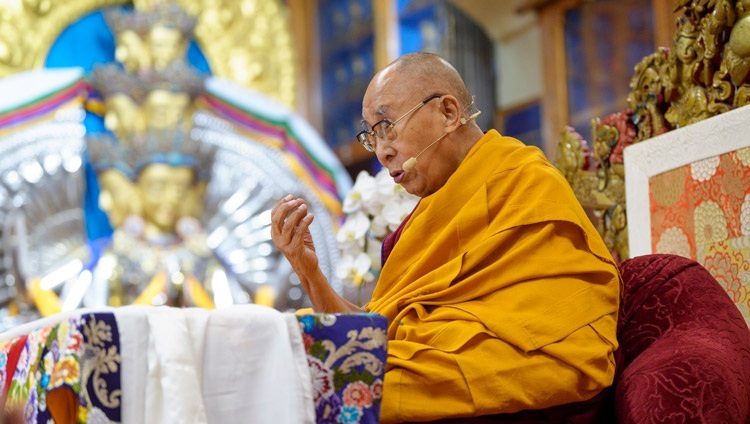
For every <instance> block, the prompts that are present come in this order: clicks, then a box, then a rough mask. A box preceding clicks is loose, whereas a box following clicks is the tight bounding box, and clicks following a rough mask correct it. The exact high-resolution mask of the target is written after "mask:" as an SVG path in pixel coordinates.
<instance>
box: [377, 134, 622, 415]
mask: <svg viewBox="0 0 750 424" xmlns="http://www.w3.org/2000/svg"><path fill="white" fill-rule="evenodd" d="M620 290H621V279H620V276H619V273H618V270H617V267H616V265H615V263H614V262H613V260H612V257H611V255H610V254H609V252H608V250H607V248H606V247H605V245H604V242H603V241H602V240H601V238H600V236H599V235H598V233H597V232H596V229H595V228H594V226H593V225H592V224H591V222H590V221H589V219H588V217H587V216H586V214H585V212H584V211H583V209H582V207H581V206H580V204H579V202H578V201H577V200H576V198H575V195H574V194H573V192H572V190H571V188H570V186H569V185H568V183H567V182H566V181H565V179H564V177H563V176H562V174H561V173H560V172H559V171H558V170H557V169H556V168H554V167H553V166H552V164H550V163H549V161H547V159H546V158H545V157H544V155H543V154H542V152H541V151H540V150H539V149H537V148H535V147H529V146H525V145H524V144H522V143H521V142H519V141H518V140H515V139H513V138H510V137H503V136H501V135H500V134H499V133H498V132H497V131H494V130H492V131H489V132H488V133H487V134H486V135H485V136H484V137H482V138H481V139H480V140H479V141H478V142H477V144H476V145H475V146H474V147H473V148H472V149H471V151H470V152H469V154H468V155H467V157H466V158H465V159H464V161H463V162H462V164H461V166H460V167H459V168H458V169H457V170H456V172H455V173H454V174H453V175H452V176H451V177H450V179H449V180H448V181H447V183H446V184H445V186H443V187H442V188H441V189H440V190H438V191H437V192H436V193H434V194H432V195H430V196H428V197H426V198H423V199H422V200H421V202H420V203H419V205H418V206H417V208H416V210H415V211H414V212H413V214H412V216H411V218H410V219H409V221H408V222H407V224H406V226H405V227H404V230H403V233H402V235H401V237H400V239H399V240H398V242H397V243H396V245H395V246H394V248H393V250H392V252H391V254H390V256H389V257H388V259H387V261H386V263H385V265H384V267H383V269H382V272H381V275H380V278H379V281H378V284H377V286H376V287H375V290H374V293H373V296H372V300H371V302H370V303H369V304H368V305H367V308H366V309H367V310H368V311H370V312H375V313H379V314H382V315H385V316H386V317H388V319H389V327H388V340H389V341H388V361H387V367H386V374H385V381H384V386H383V403H382V404H381V422H382V423H392V422H405V421H427V420H434V419H439V418H448V417H454V418H459V417H471V416H478V415H490V414H498V413H510V412H516V411H519V410H525V409H541V408H546V407H549V406H554V405H560V404H565V403H570V402H575V401H582V400H587V399H590V398H592V397H593V396H595V395H596V394H597V393H599V392H600V391H601V390H602V389H603V388H605V387H608V386H609V385H611V384H612V380H613V377H614V370H615V363H614V355H613V352H614V351H615V349H616V348H617V341H616V337H615V331H616V324H617V310H618V305H619V298H620Z"/></svg>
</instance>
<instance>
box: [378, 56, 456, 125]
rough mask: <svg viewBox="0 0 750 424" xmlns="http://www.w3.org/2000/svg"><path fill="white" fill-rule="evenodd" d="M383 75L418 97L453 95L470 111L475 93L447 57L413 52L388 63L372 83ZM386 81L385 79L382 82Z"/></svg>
mask: <svg viewBox="0 0 750 424" xmlns="http://www.w3.org/2000/svg"><path fill="white" fill-rule="evenodd" d="M383 78H387V79H388V83H389V84H390V85H393V86H395V87H394V88H396V89H397V90H398V91H400V92H402V93H408V92H411V93H412V94H413V95H414V96H415V97H417V98H420V97H427V96H429V95H431V94H450V95H453V96H455V97H456V99H458V101H459V103H460V104H461V108H462V109H463V110H465V111H468V108H469V106H470V105H471V94H470V93H469V89H468V88H466V84H465V83H464V81H463V79H462V78H461V75H459V73H458V71H456V69H455V68H454V67H453V66H452V65H451V64H450V63H448V61H447V60H445V59H443V58H442V57H440V56H438V55H436V54H432V53H422V52H420V53H409V54H406V55H403V56H401V57H399V58H398V59H396V60H395V61H393V62H392V63H391V64H389V65H388V66H386V67H385V68H384V69H383V70H382V71H380V72H378V74H376V75H375V77H373V81H372V83H371V84H377V82H378V81H380V80H382V79H383ZM381 83H382V81H381Z"/></svg>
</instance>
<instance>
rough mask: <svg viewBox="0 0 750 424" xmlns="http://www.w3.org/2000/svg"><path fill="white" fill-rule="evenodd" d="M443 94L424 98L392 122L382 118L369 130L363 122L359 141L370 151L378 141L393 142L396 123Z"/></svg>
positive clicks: (358, 135)
mask: <svg viewBox="0 0 750 424" xmlns="http://www.w3.org/2000/svg"><path fill="white" fill-rule="evenodd" d="M443 96H444V94H433V95H431V96H430V97H428V98H426V99H424V100H422V102H421V103H419V104H418V105H416V106H414V107H413V108H412V109H411V110H410V111H408V112H406V113H405V114H403V115H401V117H400V118H398V119H396V120H395V121H393V122H391V121H390V120H389V119H387V118H386V119H382V120H380V121H378V122H376V123H375V125H373V126H372V129H369V130H368V129H367V124H366V123H365V122H362V126H363V127H364V129H363V130H362V131H360V132H359V134H357V141H359V144H361V145H362V146H363V147H364V148H365V149H367V151H368V152H374V151H375V146H376V145H377V143H378V142H383V143H388V144H390V143H391V142H393V140H395V139H396V136H397V134H396V131H394V130H393V127H394V126H396V124H398V123H399V122H401V121H402V120H403V119H404V118H406V117H407V116H409V115H411V114H412V113H414V112H416V111H417V110H419V108H421V107H422V106H424V105H426V104H427V102H429V101H430V100H432V99H437V98H440V97H443Z"/></svg>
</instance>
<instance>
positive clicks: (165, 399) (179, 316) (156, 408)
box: [114, 305, 315, 424]
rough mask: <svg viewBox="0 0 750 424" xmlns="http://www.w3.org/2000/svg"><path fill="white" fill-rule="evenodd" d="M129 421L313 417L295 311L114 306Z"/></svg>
mask: <svg viewBox="0 0 750 424" xmlns="http://www.w3.org/2000/svg"><path fill="white" fill-rule="evenodd" d="M114 313H115V317H116V319H117V325H118V328H119V331H120V349H121V355H122V372H121V375H122V421H123V423H126V424H127V423H144V424H151V423H154V424H157V423H274V424H276V423H294V424H298V423H314V422H315V411H314V404H313V396H312V385H311V380H310V371H309V368H308V365H307V358H306V355H305V349H304V344H303V342H302V336H301V333H300V329H299V324H298V322H297V319H296V317H295V316H294V315H293V314H288V313H281V312H278V311H276V310H274V309H271V308H267V307H262V306H258V305H245V306H232V307H229V308H225V309H218V310H213V311H209V310H205V309H197V308H188V309H175V308H160V307H145V306H144V307H140V306H128V307H123V308H118V309H116V310H115V311H114Z"/></svg>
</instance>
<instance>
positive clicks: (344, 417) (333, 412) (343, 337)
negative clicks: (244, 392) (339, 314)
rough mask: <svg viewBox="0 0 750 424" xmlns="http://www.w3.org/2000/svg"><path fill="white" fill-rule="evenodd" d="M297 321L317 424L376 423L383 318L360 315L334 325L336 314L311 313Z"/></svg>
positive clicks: (383, 345)
mask: <svg viewBox="0 0 750 424" xmlns="http://www.w3.org/2000/svg"><path fill="white" fill-rule="evenodd" d="M298 320H299V323H300V327H301V329H302V338H303V341H305V349H306V351H307V362H308V364H309V366H310V374H311V378H312V383H313V392H314V393H313V398H314V401H315V413H316V418H317V422H318V423H377V422H379V419H380V401H381V399H382V397H383V379H382V378H383V373H384V372H385V360H386V343H387V334H386V326H387V322H386V319H385V317H382V316H379V315H375V314H360V315H356V316H355V315H351V316H348V317H347V320H346V321H344V320H338V321H337V320H336V315H330V314H314V315H304V316H300V317H298ZM334 324H336V326H335V327H334ZM343 325H347V326H348V327H349V328H342V326H343ZM308 337H309V339H308ZM308 341H309V342H308Z"/></svg>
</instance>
